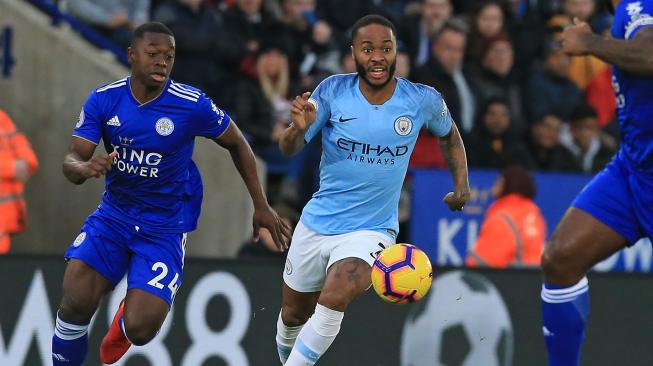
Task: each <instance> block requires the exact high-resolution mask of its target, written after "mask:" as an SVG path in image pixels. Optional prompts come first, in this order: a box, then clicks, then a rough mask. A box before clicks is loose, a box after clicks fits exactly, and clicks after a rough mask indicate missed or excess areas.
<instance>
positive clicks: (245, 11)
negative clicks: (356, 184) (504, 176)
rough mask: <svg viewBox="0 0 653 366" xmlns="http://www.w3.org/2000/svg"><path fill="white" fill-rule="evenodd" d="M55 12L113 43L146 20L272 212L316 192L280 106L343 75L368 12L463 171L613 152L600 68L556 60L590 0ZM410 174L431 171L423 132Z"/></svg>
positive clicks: (384, 1)
mask: <svg viewBox="0 0 653 366" xmlns="http://www.w3.org/2000/svg"><path fill="white" fill-rule="evenodd" d="M65 7H66V11H67V12H68V13H70V14H71V15H73V16H76V17H78V18H79V19H80V20H82V21H83V22H85V23H87V24H88V25H89V26H91V27H93V28H95V29H96V30H98V31H99V32H101V33H102V34H104V35H105V36H107V37H108V38H110V39H112V40H113V41H114V42H116V43H117V44H118V45H120V46H122V47H125V48H126V47H127V46H128V43H129V37H130V36H129V35H130V32H131V30H132V29H133V28H134V27H136V26H138V25H139V24H141V23H143V22H145V21H148V20H153V21H160V22H163V23H165V24H166V25H168V26H169V27H170V28H171V29H172V31H173V32H174V33H175V37H176V40H177V58H176V63H175V68H174V70H173V78H174V79H175V80H177V81H179V82H182V83H187V84H190V85H193V86H196V87H199V88H202V89H203V90H204V91H205V92H206V93H207V94H208V95H209V96H211V97H212V98H213V99H214V100H215V101H216V102H217V103H218V104H219V105H221V106H222V107H224V109H225V110H227V111H228V112H229V114H230V115H231V116H232V117H233V118H234V119H235V120H236V121H237V123H238V125H239V127H240V128H241V129H242V130H243V132H244V133H245V134H246V136H247V137H248V139H249V141H250V143H251V144H252V147H253V149H254V151H255V153H256V154H257V155H258V156H259V157H261V158H262V159H263V160H265V162H266V163H267V167H268V187H267V188H268V190H269V196H270V197H271V199H272V200H273V203H274V204H284V205H289V206H291V207H294V208H301V207H302V206H303V204H305V203H306V202H307V200H308V199H309V198H310V196H311V194H312V193H313V192H314V191H315V189H316V187H317V179H318V177H317V176H316V172H317V169H316V167H317V164H318V163H319V158H320V151H321V150H320V149H321V147H320V141H319V140H320V139H314V140H313V142H311V144H310V145H309V146H308V147H307V148H305V149H304V150H302V152H301V153H300V154H299V155H297V156H295V157H293V158H290V159H285V158H283V157H282V156H281V154H280V153H279V150H278V147H277V141H278V139H279V137H280V135H281V132H282V131H283V129H284V128H285V127H286V126H287V123H288V121H289V119H290V104H291V103H290V101H291V98H293V97H294V96H295V95H297V94H299V93H301V92H303V91H311V90H313V88H315V86H316V85H317V84H318V83H319V82H320V81H321V80H323V79H324V78H325V77H327V76H329V75H331V74H334V73H340V72H355V71H356V65H355V62H354V60H353V59H352V56H351V52H350V42H351V40H350V32H349V30H350V27H351V26H352V25H353V24H354V22H355V21H356V20H357V19H359V18H360V17H361V16H363V15H366V14H371V13H377V14H382V15H384V16H386V17H388V18H389V19H391V20H392V21H393V22H394V23H395V25H396V26H397V29H398V34H397V38H398V55H397V69H396V70H397V75H398V76H400V77H404V78H408V79H410V80H411V81H415V82H420V83H423V84H427V85H430V86H433V87H435V88H436V89H437V90H438V91H439V92H440V93H442V95H443V96H444V99H445V101H446V103H447V105H448V107H449V109H450V111H451V113H452V115H453V118H454V120H455V122H456V123H457V124H458V127H459V129H460V131H461V132H462V133H463V139H464V141H465V145H466V148H467V153H468V161H469V165H470V167H478V168H494V169H501V168H504V167H506V166H508V165H511V164H519V165H521V166H524V167H526V168H527V169H530V170H539V171H564V172H582V173H594V172H597V171H598V170H600V169H601V168H602V167H603V166H604V165H605V164H606V163H607V162H608V161H609V160H610V159H611V157H612V155H613V154H614V153H615V151H616V149H617V148H618V146H617V144H618V138H619V137H618V128H617V126H616V122H615V98H614V93H613V90H612V85H611V72H610V68H609V66H608V65H607V64H605V63H604V62H602V61H601V60H599V59H597V58H594V57H592V56H582V57H572V58H570V57H569V56H567V55H566V54H564V53H563V52H562V51H561V47H560V41H559V35H560V32H561V31H562V29H564V27H565V26H567V25H569V24H571V22H572V19H573V18H578V19H580V20H582V21H585V22H587V23H589V24H590V25H591V26H592V28H593V30H594V31H595V32H597V33H602V34H607V33H609V31H610V25H611V21H612V19H611V15H610V14H609V13H608V12H607V9H605V8H604V4H603V2H599V1H597V0H504V1H498V0H486V1H483V0H459V1H451V0H422V1H414V0H413V1H410V0H116V1H105V0H68V1H67V2H66V3H65ZM411 167H444V159H443V157H442V155H441V153H440V152H439V147H438V144H437V138H436V137H435V136H433V135H431V134H430V133H429V132H428V131H426V130H423V131H421V132H420V136H419V139H418V142H417V145H416V147H415V150H414V152H413V155H412V157H411Z"/></svg>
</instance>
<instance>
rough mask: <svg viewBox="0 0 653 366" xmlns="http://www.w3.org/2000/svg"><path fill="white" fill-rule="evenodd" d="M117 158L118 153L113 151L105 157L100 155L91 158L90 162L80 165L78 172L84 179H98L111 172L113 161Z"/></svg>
mask: <svg viewBox="0 0 653 366" xmlns="http://www.w3.org/2000/svg"><path fill="white" fill-rule="evenodd" d="M116 156H118V152H116V151H115V150H114V151H113V152H112V153H111V154H109V155H107V154H100V155H96V156H94V157H92V158H91V159H90V160H88V161H86V162H84V163H82V169H81V171H80V173H81V175H82V177H84V178H85V179H86V178H100V177H101V176H103V175H105V174H107V172H108V171H109V170H111V166H112V164H113V159H114V158H115V157H116Z"/></svg>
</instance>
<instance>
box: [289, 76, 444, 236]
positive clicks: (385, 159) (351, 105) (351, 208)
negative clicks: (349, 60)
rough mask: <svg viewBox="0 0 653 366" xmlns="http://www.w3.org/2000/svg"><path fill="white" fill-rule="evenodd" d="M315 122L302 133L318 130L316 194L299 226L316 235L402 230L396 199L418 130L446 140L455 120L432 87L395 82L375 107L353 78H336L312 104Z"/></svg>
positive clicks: (309, 136) (327, 81) (308, 135)
mask: <svg viewBox="0 0 653 366" xmlns="http://www.w3.org/2000/svg"><path fill="white" fill-rule="evenodd" d="M309 101H310V102H311V103H313V104H314V105H315V106H316V108H317V118H316V120H315V122H314V123H313V124H312V125H311V126H310V128H309V129H308V131H307V132H306V135H305V140H306V141H307V142H308V141H310V140H311V139H312V138H313V137H314V136H315V135H317V134H318V133H319V132H320V131H321V132H322V146H323V151H322V158H321V161H320V189H319V190H318V192H316V193H315V194H314V195H313V197H312V198H311V200H310V201H309V202H308V204H307V205H306V207H305V208H304V211H303V212H302V217H301V220H302V222H303V223H304V224H305V225H306V226H307V227H309V228H311V229H312V230H314V231H316V232H318V233H321V234H340V233H345V232H350V231H355V230H374V231H380V232H385V233H386V234H388V233H387V230H392V231H393V232H394V233H397V232H398V230H399V225H398V218H397V215H398V213H397V211H398V205H399V195H400V192H401V186H402V183H403V181H404V177H405V174H406V170H407V169H408V160H409V158H410V155H411V153H412V151H413V147H414V146H415V141H416V140H417V135H418V133H419V130H420V129H421V128H422V126H427V127H428V128H429V129H430V130H431V131H432V132H433V133H434V134H435V135H437V136H445V135H447V134H448V133H449V132H450V130H451V125H452V119H451V115H450V113H449V110H448V109H447V107H446V104H445V103H444V100H443V99H442V97H441V96H440V94H439V93H438V92H437V91H436V90H435V89H433V88H431V87H429V86H425V85H422V84H415V83H412V82H410V81H408V80H405V79H402V78H397V85H396V88H395V90H394V94H393V95H392V97H391V98H390V99H389V100H388V101H386V102H385V103H383V104H381V105H372V104H370V103H369V102H368V101H367V99H365V97H364V96H363V94H362V92H361V91H360V89H359V78H358V76H357V74H341V75H334V76H331V77H329V78H327V79H325V80H324V81H323V82H322V83H320V85H318V87H317V88H316V89H315V91H314V92H313V94H312V95H311V97H310V100H309Z"/></svg>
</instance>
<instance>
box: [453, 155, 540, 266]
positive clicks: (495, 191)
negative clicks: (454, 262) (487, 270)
mask: <svg viewBox="0 0 653 366" xmlns="http://www.w3.org/2000/svg"><path fill="white" fill-rule="evenodd" d="M535 192H536V187H535V180H534V179H533V176H532V175H531V173H530V172H529V171H528V170H526V169H525V168H523V167H521V166H518V165H513V166H508V167H506V168H505V169H503V171H502V172H501V176H500V177H499V178H498V179H497V180H496V182H495V184H494V186H493V187H492V195H493V196H494V197H495V198H496V199H497V200H496V201H495V202H494V203H493V204H492V205H490V207H488V209H487V211H486V213H485V218H484V219H483V223H482V224H481V231H480V233H479V236H478V239H477V240H476V243H475V244H474V246H473V247H472V248H471V249H470V250H469V251H468V254H467V258H466V259H465V264H467V265H468V266H470V267H485V266H487V267H494V268H506V267H535V266H538V265H539V264H540V256H541V255H542V249H543V248H544V242H545V240H546V222H545V220H544V217H543V216H542V213H541V212H540V209H539V207H537V204H536V203H535V202H534V201H533V200H534V199H535Z"/></svg>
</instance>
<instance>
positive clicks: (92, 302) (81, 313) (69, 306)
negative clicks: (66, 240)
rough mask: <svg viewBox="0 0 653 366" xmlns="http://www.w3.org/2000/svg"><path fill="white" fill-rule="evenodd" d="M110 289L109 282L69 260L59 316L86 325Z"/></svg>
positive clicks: (79, 262) (89, 268)
mask: <svg viewBox="0 0 653 366" xmlns="http://www.w3.org/2000/svg"><path fill="white" fill-rule="evenodd" d="M112 288H113V285H112V284H111V282H110V281H109V280H107V279H106V278H104V277H103V276H102V275H101V274H100V273H98V272H97V271H96V270H95V269H93V268H92V267H90V266H89V265H88V264H86V263H84V262H83V261H81V260H79V259H71V260H70V261H69V262H68V265H67V266H66V271H65V272H64V277H63V297H62V299H61V305H60V307H59V316H60V317H61V318H62V319H64V320H66V321H68V322H72V323H78V324H86V323H88V322H89V321H90V320H91V317H93V314H94V313H95V310H96V309H97V307H98V305H99V304H100V301H102V298H103V297H104V296H105V295H106V294H107V293H108V292H109V291H111V289H112Z"/></svg>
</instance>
